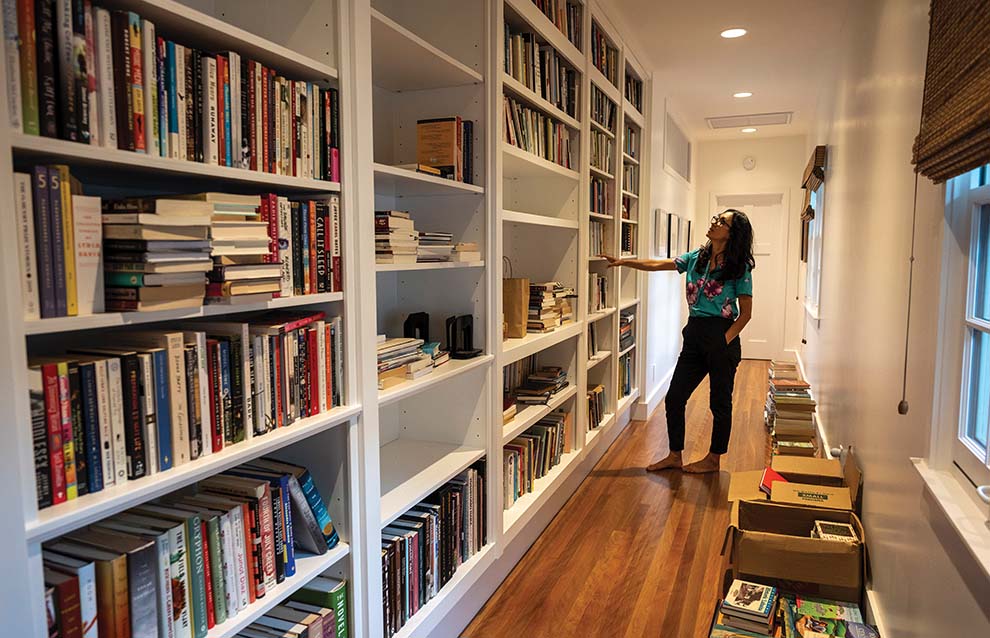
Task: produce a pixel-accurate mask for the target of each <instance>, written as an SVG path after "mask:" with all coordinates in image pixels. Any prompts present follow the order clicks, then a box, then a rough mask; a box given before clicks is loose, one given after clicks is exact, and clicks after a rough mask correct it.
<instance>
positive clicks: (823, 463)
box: [728, 451, 861, 510]
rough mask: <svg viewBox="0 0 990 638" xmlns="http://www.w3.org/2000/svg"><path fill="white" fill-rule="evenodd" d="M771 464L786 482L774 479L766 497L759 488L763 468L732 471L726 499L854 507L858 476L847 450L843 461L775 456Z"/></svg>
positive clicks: (831, 507) (855, 464)
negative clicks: (843, 462)
mask: <svg viewBox="0 0 990 638" xmlns="http://www.w3.org/2000/svg"><path fill="white" fill-rule="evenodd" d="M771 467H772V468H773V470H774V471H776V472H777V473H779V474H780V475H781V476H783V477H784V478H785V479H787V480H788V482H787V483H781V482H780V481H777V482H775V483H774V484H773V489H772V490H771V492H770V496H767V494H766V493H765V492H763V491H762V490H760V481H761V479H762V478H763V470H753V471H746V472H732V473H731V474H730V475H729V494H728V499H729V502H730V503H735V502H738V501H767V500H770V501H773V502H775V503H784V504H787V505H807V506H810V507H825V508H828V509H839V510H853V509H855V506H856V499H857V498H858V497H859V484H860V479H861V475H860V472H859V466H858V464H857V463H856V457H855V456H854V455H853V454H852V452H851V451H850V452H849V455H848V456H847V457H846V462H845V464H841V463H839V461H838V460H834V459H812V458H802V457H793V456H777V457H774V459H773V463H772V464H771Z"/></svg>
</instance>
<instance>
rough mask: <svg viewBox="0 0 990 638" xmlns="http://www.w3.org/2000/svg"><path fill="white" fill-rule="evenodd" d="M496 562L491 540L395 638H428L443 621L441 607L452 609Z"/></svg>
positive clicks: (467, 561) (455, 573)
mask: <svg viewBox="0 0 990 638" xmlns="http://www.w3.org/2000/svg"><path fill="white" fill-rule="evenodd" d="M493 562H495V545H494V544H493V543H492V542H491V541H489V542H488V544H487V545H485V546H484V547H482V548H481V549H480V550H478V553H476V554H475V555H474V556H472V557H471V558H469V559H467V560H466V561H464V562H463V563H461V564H460V565H459V566H458V567H457V569H456V570H455V571H454V574H453V576H451V578H450V580H449V581H447V583H446V584H445V585H444V586H443V588H442V589H441V590H440V593H438V594H437V595H436V596H434V597H433V598H432V599H430V601H429V602H428V603H426V604H425V605H423V606H422V607H420V608H419V610H418V611H417V612H416V613H415V614H413V615H412V617H410V618H409V620H407V621H406V624H404V625H403V626H402V629H400V630H399V631H397V632H395V634H393V636H392V638H429V637H430V636H431V635H433V631H434V629H436V627H437V625H438V624H439V622H440V620H442V618H441V616H442V614H440V613H439V610H441V609H450V608H451V607H452V606H453V605H455V604H456V603H457V601H459V600H460V599H461V597H462V596H464V594H465V593H466V592H467V590H468V589H470V587H471V586H472V585H473V584H474V583H475V582H476V581H477V580H478V579H479V578H481V576H482V574H484V573H485V570H487V569H488V568H489V567H490V566H491V565H492V563H493Z"/></svg>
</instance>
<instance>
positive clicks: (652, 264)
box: [602, 255, 677, 271]
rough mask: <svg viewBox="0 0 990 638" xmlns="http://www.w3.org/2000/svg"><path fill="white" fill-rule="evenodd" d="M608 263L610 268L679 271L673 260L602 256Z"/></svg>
mask: <svg viewBox="0 0 990 638" xmlns="http://www.w3.org/2000/svg"><path fill="white" fill-rule="evenodd" d="M602 257H604V258H605V260H606V261H608V267H609V268H614V267H616V266H626V267H627V268H634V269H636V270H646V271H654V270H677V266H675V265H674V260H673V259H619V258H617V257H612V256H610V255H602Z"/></svg>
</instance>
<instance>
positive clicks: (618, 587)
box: [463, 361, 767, 638]
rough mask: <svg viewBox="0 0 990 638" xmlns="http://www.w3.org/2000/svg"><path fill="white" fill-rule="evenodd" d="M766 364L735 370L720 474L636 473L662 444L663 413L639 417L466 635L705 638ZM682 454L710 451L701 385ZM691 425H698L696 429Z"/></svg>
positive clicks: (763, 443) (763, 442)
mask: <svg viewBox="0 0 990 638" xmlns="http://www.w3.org/2000/svg"><path fill="white" fill-rule="evenodd" d="M766 390H767V364H766V363H765V362H763V361H744V362H743V363H742V365H741V366H740V367H739V371H738V373H737V375H736V387H735V393H734V408H733V418H734V422H733V423H734V428H733V432H732V439H731V442H730V445H729V453H728V454H727V455H725V456H724V457H723V459H722V472H721V474H719V475H718V476H713V475H706V476H691V475H685V474H681V473H679V472H669V471H668V472H662V473H658V474H650V473H647V472H645V471H644V470H643V469H642V468H643V467H644V466H646V465H647V464H649V463H650V462H651V461H652V460H654V459H656V458H659V457H660V456H661V455H662V454H664V453H666V451H667V447H666V445H667V443H666V438H667V437H666V429H665V423H664V418H663V411H662V407H661V409H658V410H657V411H656V413H655V414H654V415H653V418H651V419H650V420H649V421H648V422H642V421H634V422H632V423H631V424H630V425H629V426H628V428H627V429H626V431H625V432H623V433H622V435H621V436H620V437H619V438H618V439H617V440H616V442H615V444H614V445H613V446H612V448H611V449H610V450H609V451H608V452H607V453H606V455H605V456H604V457H603V458H602V460H601V461H600V462H599V463H598V466H597V467H596V468H595V469H594V470H593V471H592V472H591V474H590V475H589V476H588V478H587V479H586V480H585V481H584V483H582V485H581V487H580V488H579V489H578V490H577V491H576V492H575V494H574V495H573V496H572V497H571V499H570V501H568V503H567V504H566V505H565V506H564V508H563V509H562V510H561V511H560V513H559V514H558V515H557V516H556V518H554V520H553V521H552V522H551V523H550V525H549V526H548V527H547V529H546V530H545V531H544V533H543V534H542V535H541V536H540V538H539V539H538V540H537V542H536V543H535V544H534V545H533V547H532V548H530V550H529V552H528V553H527V554H526V556H525V557H524V558H523V559H522V560H521V561H520V562H519V564H518V565H516V567H515V569H514V570H513V571H512V573H511V574H510V575H509V577H508V578H507V579H506V580H505V582H503V583H502V585H501V587H499V589H498V590H497V591H496V592H495V594H494V595H493V596H492V597H491V598H490V599H489V600H488V602H487V603H486V604H485V606H484V608H483V609H482V610H481V611H480V612H479V614H478V616H477V617H476V618H475V619H474V620H473V621H472V622H471V624H470V625H469V626H468V628H467V629H466V630H465V631H464V632H463V636H464V637H465V638H502V637H506V636H525V637H526V638H541V637H545V638H550V637H554V638H565V637H571V636H583V637H588V638H598V637H602V638H604V637H606V636H608V637H613V636H615V637H618V636H626V637H628V638H641V637H645V636H649V637H655V636H662V637H663V638H696V637H697V638H700V637H703V636H707V635H708V630H709V628H710V624H711V614H712V611H713V610H714V605H715V601H716V598H717V596H718V594H719V592H718V589H719V587H720V582H721V575H720V570H721V565H722V558H721V556H720V551H721V547H722V540H723V534H724V531H725V526H726V524H727V522H728V508H727V505H726V501H725V495H726V492H727V490H728V485H729V475H728V472H730V471H736V470H751V469H757V468H759V467H761V466H762V465H763V464H764V462H765V459H766V455H767V438H766V434H765V430H764V427H763V406H764V401H765V398H766ZM687 422H688V433H687V448H686V450H685V460H686V461H690V460H693V459H694V458H695V457H699V456H701V455H703V454H704V452H706V451H707V447H708V440H709V436H710V433H711V425H712V417H711V414H710V413H709V412H708V382H707V380H706V381H705V382H704V383H702V385H701V386H700V387H699V388H698V389H697V390H696V391H695V393H694V395H693V396H692V398H691V401H690V402H689V403H688V412H687ZM692 424H693V425H694V427H692Z"/></svg>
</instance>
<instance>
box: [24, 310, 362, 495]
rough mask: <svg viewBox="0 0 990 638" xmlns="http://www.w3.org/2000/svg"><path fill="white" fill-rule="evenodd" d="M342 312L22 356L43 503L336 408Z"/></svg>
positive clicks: (121, 337) (144, 335)
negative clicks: (26, 375) (27, 381)
mask: <svg viewBox="0 0 990 638" xmlns="http://www.w3.org/2000/svg"><path fill="white" fill-rule="evenodd" d="M343 343H344V337H343V333H342V322H341V319H340V317H333V318H329V319H325V318H324V313H322V312H316V313H309V314H298V313H266V314H263V315H259V316H255V317H252V318H251V319H250V321H249V322H248V323H238V322H234V321H226V322H202V321H190V322H188V323H184V324H182V325H181V326H177V327H176V328H175V329H172V330H169V331H155V330H148V331H117V332H115V333H114V334H113V336H112V338H108V339H107V340H106V341H102V340H100V339H99V338H95V337H93V336H92V335H90V336H89V337H88V338H87V339H86V340H85V341H81V340H80V341H79V342H77V343H74V342H68V343H62V344H60V345H61V347H62V348H64V353H62V354H50V355H46V356H32V357H30V358H29V361H28V365H29V368H28V380H29V390H30V400H31V426H32V437H33V444H34V461H35V480H36V483H37V495H38V507H39V508H44V507H48V506H50V505H55V504H58V503H62V502H64V501H67V500H73V499H76V498H82V497H84V496H85V495H87V494H93V493H96V492H100V491H102V490H103V489H106V488H109V487H111V486H114V485H117V486H120V485H123V484H125V483H126V482H128V481H131V480H136V479H140V478H142V477H145V476H149V475H152V474H156V473H158V472H165V471H167V470H169V469H171V468H173V467H178V466H180V465H183V464H185V463H188V462H192V461H195V460H196V459H199V458H201V457H203V456H207V455H210V454H213V453H216V452H219V451H220V450H222V449H223V448H225V447H227V446H230V445H234V444H238V443H241V442H243V441H246V440H249V439H252V438H253V437H257V436H262V435H264V434H266V433H268V432H270V431H272V430H274V429H277V428H281V427H286V426H289V425H292V424H293V423H295V422H296V421H298V420H300V419H303V418H306V417H311V416H315V415H317V414H320V413H323V412H326V411H328V410H330V409H332V408H334V407H336V406H339V405H341V402H342V399H343V396H344V394H343V390H344V388H343V377H344V372H343V365H344V363H343V362H344V358H343V354H344V350H343Z"/></svg>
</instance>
